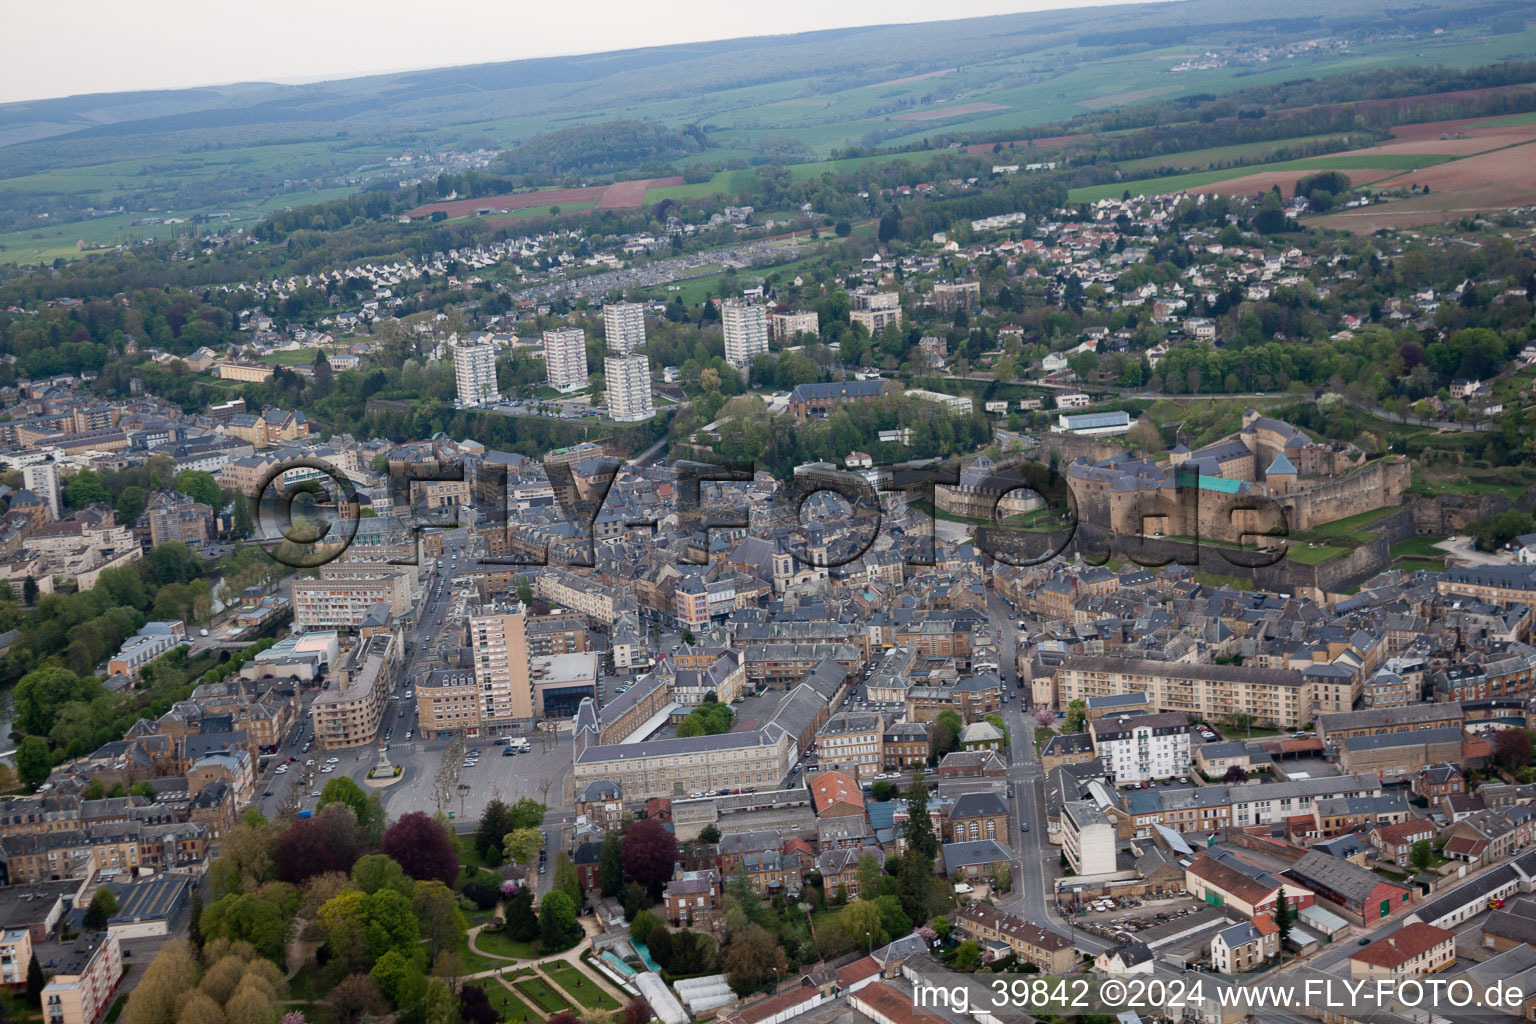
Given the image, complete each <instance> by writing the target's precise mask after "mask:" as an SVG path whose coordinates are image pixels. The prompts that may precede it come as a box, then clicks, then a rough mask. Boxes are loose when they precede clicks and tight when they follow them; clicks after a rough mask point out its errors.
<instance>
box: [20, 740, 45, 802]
mask: <svg viewBox="0 0 1536 1024" xmlns="http://www.w3.org/2000/svg"><path fill="white" fill-rule="evenodd" d="M51 771H53V758H52V757H51V756H49V754H48V741H47V740H45V739H43V738H42V737H41V736H28V737H27V738H25V739H23V740H22V741H21V743H20V745H18V746H17V748H16V775H17V777H18V778H20V779H21V784H22V785H23V786H26V787H27V789H29V790H35V789H37V787H38V786H41V785H42V784H43V783H45V782H47V781H48V773H49V772H51Z"/></svg>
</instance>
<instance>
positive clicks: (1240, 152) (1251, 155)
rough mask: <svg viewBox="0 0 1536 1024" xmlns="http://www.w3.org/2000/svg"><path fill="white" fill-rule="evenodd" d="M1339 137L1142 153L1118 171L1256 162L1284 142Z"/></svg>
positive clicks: (1318, 137) (1302, 139)
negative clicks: (1147, 154) (1161, 152)
mask: <svg viewBox="0 0 1536 1024" xmlns="http://www.w3.org/2000/svg"><path fill="white" fill-rule="evenodd" d="M1339 138H1340V136H1338V135H1304V136H1302V137H1300V138H1295V139H1267V140H1264V141H1262V142H1240V143H1237V144H1235V145H1231V146H1213V147H1211V148H1210V149H1191V150H1187V151H1185V152H1183V153H1169V154H1166V155H1160V156H1144V157H1141V158H1140V159H1137V160H1122V161H1120V163H1119V164H1118V165H1117V166H1118V167H1119V168H1120V169H1121V170H1122V171H1126V172H1128V173H1134V172H1137V171H1155V170H1157V169H1158V168H1159V167H1188V168H1191V169H1194V168H1200V167H1209V166H1210V165H1211V164H1220V163H1227V162H1229V161H1233V160H1251V161H1254V162H1255V163H1257V162H1258V161H1259V160H1261V159H1263V158H1265V157H1268V156H1270V154H1272V153H1274V152H1275V151H1277V150H1280V149H1284V148H1285V147H1287V146H1291V145H1295V144H1298V143H1309V142H1322V141H1324V140H1326V139H1339ZM1378 166H1380V165H1378Z"/></svg>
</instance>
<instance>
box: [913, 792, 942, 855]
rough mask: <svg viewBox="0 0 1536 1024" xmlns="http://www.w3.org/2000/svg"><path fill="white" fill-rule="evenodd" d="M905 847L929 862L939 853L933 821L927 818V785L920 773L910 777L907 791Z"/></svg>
mask: <svg viewBox="0 0 1536 1024" xmlns="http://www.w3.org/2000/svg"><path fill="white" fill-rule="evenodd" d="M907 815H908V820H907V846H908V848H909V849H912V850H916V851H917V852H918V853H920V854H922V855H923V856H924V857H927V858H928V860H929V861H930V862H931V861H932V860H933V858H934V857H936V856H938V853H939V840H938V837H937V836H935V835H934V834H933V819H932V818H930V817H929V816H928V783H927V782H926V781H924V779H923V776H922V775H921V774H920V773H914V774H913V776H912V785H911V787H910V788H908V790H907Z"/></svg>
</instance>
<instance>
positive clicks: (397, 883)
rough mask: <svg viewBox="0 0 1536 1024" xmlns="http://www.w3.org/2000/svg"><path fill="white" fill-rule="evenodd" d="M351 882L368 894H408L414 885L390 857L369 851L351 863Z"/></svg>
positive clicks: (403, 870)
mask: <svg viewBox="0 0 1536 1024" xmlns="http://www.w3.org/2000/svg"><path fill="white" fill-rule="evenodd" d="M346 781H348V782H351V781H352V780H351V779H348V780H346ZM352 884H353V885H355V886H357V887H358V888H359V889H361V890H362V891H363V893H364V894H365V895H368V896H371V895H373V894H374V893H376V892H378V891H379V890H380V889H393V890H395V891H396V892H398V893H400V894H401V895H402V896H409V895H410V894H411V893H412V892H413V891H414V890H415V885H416V883H415V882H413V881H412V880H411V879H410V878H408V877H406V874H405V869H404V868H402V867H401V866H400V865H399V864H398V863H397V862H396V861H395V860H394V859H393V858H392V857H386V856H384V855H383V854H382V853H370V854H368V855H367V856H365V857H359V858H358V859H357V863H355V864H353V865H352Z"/></svg>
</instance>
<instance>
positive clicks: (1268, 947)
mask: <svg viewBox="0 0 1536 1024" xmlns="http://www.w3.org/2000/svg"><path fill="white" fill-rule="evenodd" d="M1279 952H1280V929H1279V928H1278V927H1277V926H1276V925H1275V919H1274V918H1273V917H1270V916H1269V915H1267V914H1260V915H1259V916H1258V917H1255V918H1254V919H1253V920H1251V921H1240V922H1238V923H1237V924H1234V925H1230V926H1229V927H1226V928H1223V929H1222V930H1221V931H1219V932H1217V933H1216V936H1215V938H1213V939H1211V966H1212V967H1214V968H1216V970H1218V971H1220V972H1221V973H1222V974H1242V973H1243V972H1244V971H1251V970H1253V969H1254V968H1255V967H1262V966H1263V965H1264V964H1265V963H1266V962H1268V961H1269V960H1272V959H1273V958H1274V957H1275V956H1276V955H1277V954H1278V953H1279Z"/></svg>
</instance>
